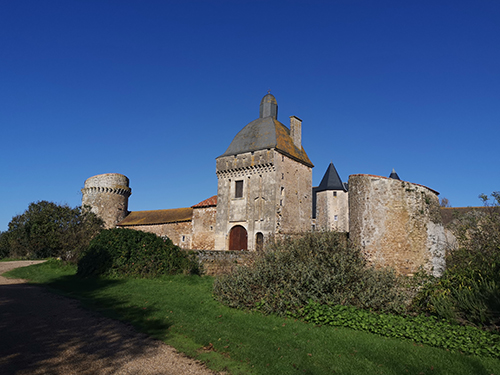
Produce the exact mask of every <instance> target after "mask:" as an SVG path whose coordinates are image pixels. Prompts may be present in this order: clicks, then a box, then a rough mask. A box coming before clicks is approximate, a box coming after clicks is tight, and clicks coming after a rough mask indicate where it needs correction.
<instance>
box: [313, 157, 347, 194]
mask: <svg viewBox="0 0 500 375" xmlns="http://www.w3.org/2000/svg"><path fill="white" fill-rule="evenodd" d="M325 190H343V191H347V189H346V188H345V185H344V183H342V180H341V179H340V176H339V174H338V173H337V170H336V169H335V166H334V165H333V163H330V165H329V166H328V168H327V169H326V172H325V175H324V176H323V179H322V180H321V183H320V184H319V186H318V187H317V188H316V192H319V191H325Z"/></svg>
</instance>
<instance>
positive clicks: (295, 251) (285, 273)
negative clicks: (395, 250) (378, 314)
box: [214, 232, 404, 315]
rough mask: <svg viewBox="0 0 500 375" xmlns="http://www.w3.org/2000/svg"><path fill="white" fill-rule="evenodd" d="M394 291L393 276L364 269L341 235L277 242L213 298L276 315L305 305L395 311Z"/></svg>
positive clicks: (222, 282)
mask: <svg viewBox="0 0 500 375" xmlns="http://www.w3.org/2000/svg"><path fill="white" fill-rule="evenodd" d="M397 285H398V279H397V277H396V275H395V273H394V272H392V271H389V270H375V269H373V268H369V267H367V265H366V261H365V259H364V257H363V256H362V254H361V252H360V251H357V250H355V249H353V248H351V247H349V246H348V243H347V239H346V237H345V235H343V234H340V233H336V232H314V233H306V234H303V235H301V236H300V237H298V238H296V239H291V238H290V239H285V240H283V241H277V242H275V243H274V244H273V245H271V246H270V248H268V249H267V250H266V252H265V253H264V254H263V255H262V256H261V257H258V258H257V259H256V260H255V262H254V264H253V266H252V267H248V268H246V267H241V268H238V269H237V270H236V271H235V272H234V273H233V274H231V275H227V276H222V277H219V278H217V279H216V280H215V282H214V294H215V297H216V298H217V299H218V300H219V301H220V302H222V303H224V304H226V305H229V306H231V307H237V308H249V309H253V308H257V309H260V310H261V311H263V312H264V313H277V314H279V315H285V314H290V313H293V311H296V310H297V309H299V308H300V307H301V306H304V305H306V303H308V302H317V303H321V304H331V305H351V306H356V307H361V308H367V309H373V310H377V311H399V310H401V309H402V308H403V305H404V303H403V296H402V295H400V293H398V289H397Z"/></svg>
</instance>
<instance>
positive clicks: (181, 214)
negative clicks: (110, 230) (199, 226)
mask: <svg viewBox="0 0 500 375" xmlns="http://www.w3.org/2000/svg"><path fill="white" fill-rule="evenodd" d="M192 218H193V209H192V208H191V207H185V208H172V209H168V210H152V211H133V212H131V213H129V214H128V216H127V217H126V218H125V219H123V220H122V221H120V222H119V223H118V224H116V225H117V226H119V227H125V226H132V225H153V224H167V223H178V222H183V221H191V220H192Z"/></svg>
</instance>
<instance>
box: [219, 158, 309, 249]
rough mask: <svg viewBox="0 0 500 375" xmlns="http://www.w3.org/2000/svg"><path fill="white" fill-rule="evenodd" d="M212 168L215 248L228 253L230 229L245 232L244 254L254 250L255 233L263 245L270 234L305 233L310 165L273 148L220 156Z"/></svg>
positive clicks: (307, 228)
mask: <svg viewBox="0 0 500 375" xmlns="http://www.w3.org/2000/svg"><path fill="white" fill-rule="evenodd" d="M216 169H217V177H218V189H217V191H218V195H217V197H218V199H217V223H216V235H215V248H216V249H229V236H230V232H231V228H233V227H234V226H242V227H243V228H245V230H246V231H247V233H248V244H247V249H248V250H256V249H257V246H258V237H259V235H258V234H259V233H260V234H262V236H263V240H264V241H265V239H267V238H269V236H271V235H274V234H276V233H290V232H298V231H307V230H310V228H311V184H312V171H311V168H310V167H308V166H306V165H303V164H301V163H298V162H296V161H295V160H293V159H291V158H290V157H288V156H285V155H283V154H281V153H280V152H278V151H276V150H261V151H255V152H247V153H242V154H239V155H235V156H225V157H220V158H218V159H217V167H216ZM237 184H242V193H241V196H240V195H239V194H238V193H237V191H236V189H237V188H236V185H237ZM233 250H234V249H233Z"/></svg>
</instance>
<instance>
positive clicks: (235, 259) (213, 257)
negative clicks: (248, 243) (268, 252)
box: [193, 250, 254, 276]
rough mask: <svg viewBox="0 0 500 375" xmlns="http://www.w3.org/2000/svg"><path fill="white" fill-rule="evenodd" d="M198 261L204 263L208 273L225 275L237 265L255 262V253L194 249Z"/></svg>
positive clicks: (204, 268) (247, 264) (205, 270)
mask: <svg viewBox="0 0 500 375" xmlns="http://www.w3.org/2000/svg"><path fill="white" fill-rule="evenodd" d="M193 251H194V253H195V254H196V256H197V257H198V261H199V262H200V264H202V265H203V270H204V272H205V274H206V275H212V276H214V275H225V274H229V273H231V272H232V271H233V270H234V269H235V267H237V266H249V265H251V264H252V263H253V260H254V257H253V254H254V253H249V252H246V251H230V250H223V251H220V250H219V251H217V250H215V251H214V250H212V251H210V250H193Z"/></svg>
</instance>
